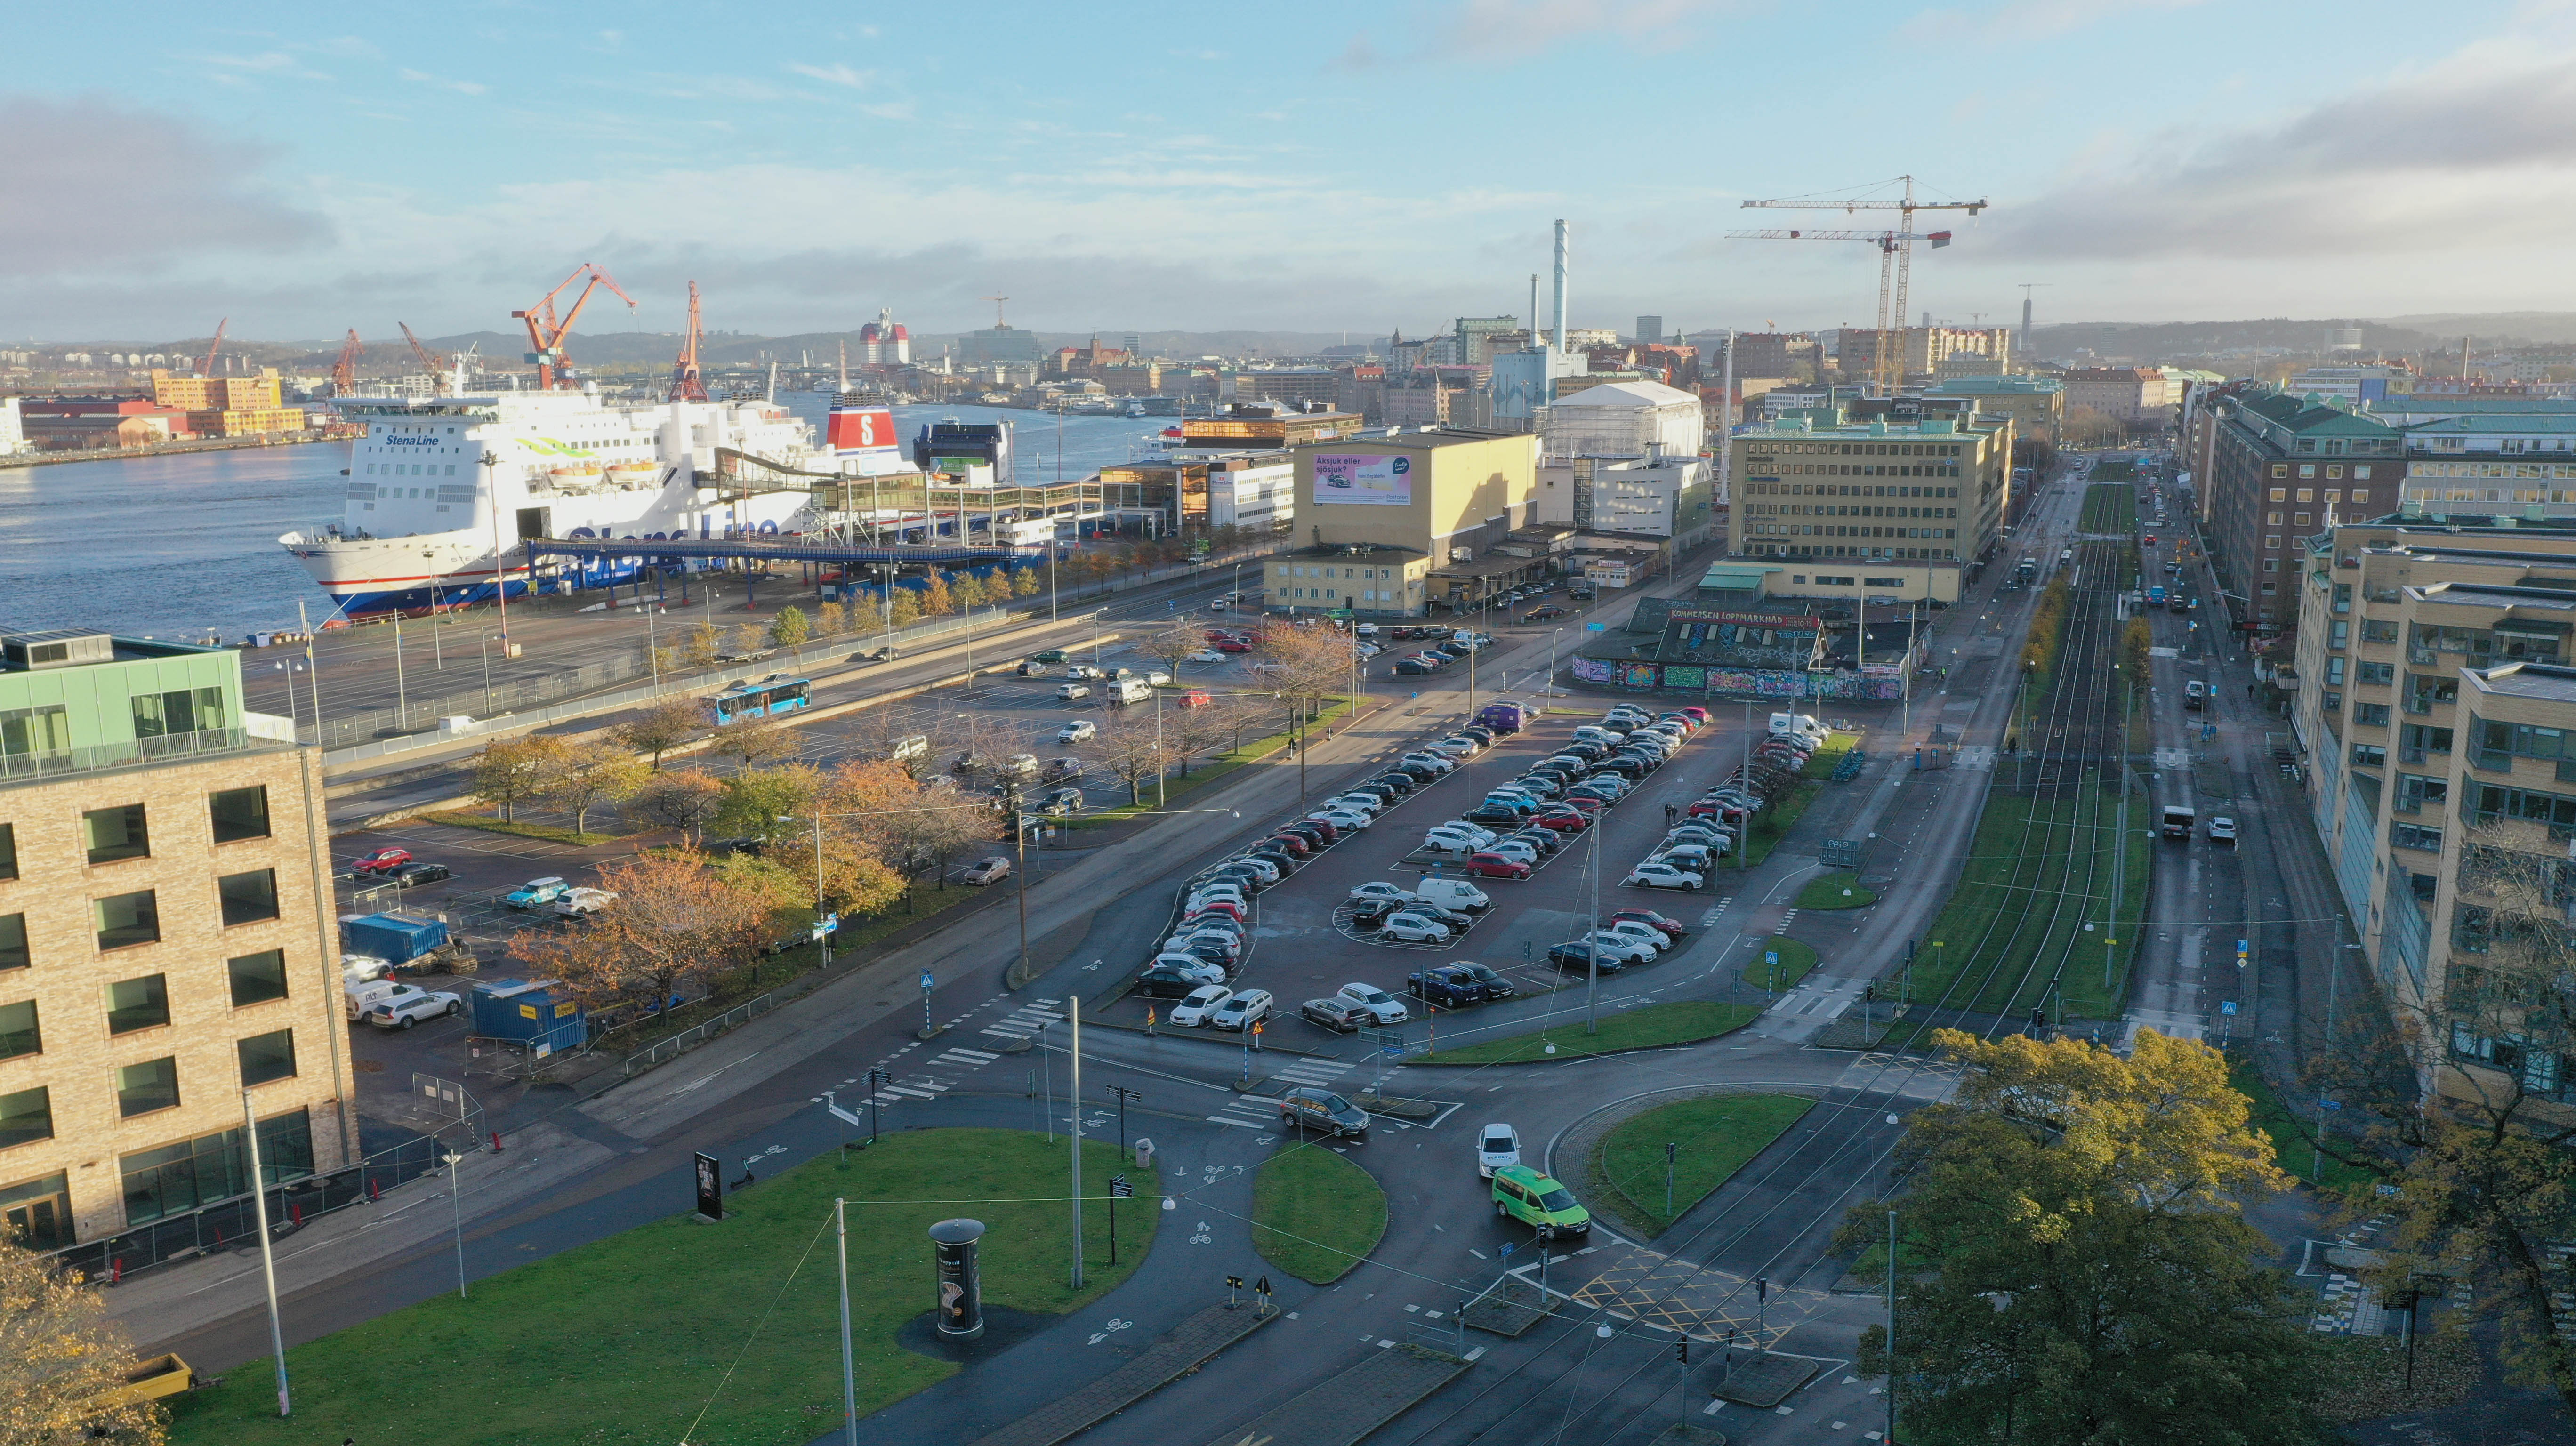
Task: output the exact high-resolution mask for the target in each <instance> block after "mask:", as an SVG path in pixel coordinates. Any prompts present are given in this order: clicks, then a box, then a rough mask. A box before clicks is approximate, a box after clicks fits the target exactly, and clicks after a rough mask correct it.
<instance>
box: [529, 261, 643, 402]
mask: <svg viewBox="0 0 2576 1446" xmlns="http://www.w3.org/2000/svg"><path fill="white" fill-rule="evenodd" d="M576 281H580V282H582V283H583V285H582V288H581V294H580V295H579V296H576V297H574V298H573V303H572V308H571V309H570V310H569V311H566V312H565V313H564V314H563V319H562V320H560V321H558V320H556V319H555V298H556V297H558V296H561V295H562V294H563V291H564V288H565V287H567V286H570V285H572V284H573V283H574V282H576ZM602 286H605V287H607V288H608V289H609V290H610V291H612V292H615V293H616V294H617V299H618V300H620V301H623V302H625V303H626V309H627V310H628V311H629V312H632V311H633V310H634V309H635V298H634V297H631V296H629V295H627V294H626V289H625V288H624V287H622V286H619V285H618V284H617V282H616V280H615V279H614V278H612V277H611V276H610V275H609V274H608V273H607V272H605V271H602V270H601V269H599V267H597V266H596V265H593V264H592V263H590V262H588V261H585V262H583V263H582V264H581V265H579V266H577V267H575V268H573V273H572V275H570V276H567V277H565V278H564V279H563V280H562V282H560V283H559V284H557V285H556V287H555V289H554V290H552V291H549V292H547V293H546V294H545V296H544V297H543V298H542V299H541V300H539V301H538V302H537V304H536V305H534V306H531V307H529V308H528V309H526V310H525V311H514V312H511V313H510V315H511V317H512V318H513V319H515V320H518V321H523V322H525V323H527V327H528V356H527V359H528V361H529V362H530V363H531V364H533V365H534V366H535V367H536V369H537V390H538V391H541V392H544V391H552V390H554V388H555V384H556V382H557V381H558V380H560V379H562V378H563V377H564V376H565V374H566V373H567V372H568V371H569V370H570V367H569V366H568V365H567V363H566V359H565V357H564V351H563V339H564V337H565V336H566V335H568V334H569V333H570V332H571V331H572V324H573V323H574V322H576V321H579V320H580V319H581V311H582V308H583V307H585V306H588V305H590V294H591V293H592V292H594V291H596V290H598V289H599V288H600V287H602Z"/></svg>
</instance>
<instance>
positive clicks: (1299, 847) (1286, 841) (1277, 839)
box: [1264, 833, 1315, 859]
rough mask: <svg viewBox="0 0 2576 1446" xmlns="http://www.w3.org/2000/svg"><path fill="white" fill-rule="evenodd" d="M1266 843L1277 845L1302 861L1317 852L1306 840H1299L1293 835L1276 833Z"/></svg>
mask: <svg viewBox="0 0 2576 1446" xmlns="http://www.w3.org/2000/svg"><path fill="white" fill-rule="evenodd" d="M1264 842H1266V843H1275V844H1277V845H1279V846H1280V847H1281V848H1283V849H1286V850H1287V851H1288V852H1290V853H1292V854H1295V855H1296V856H1297V857H1299V858H1301V859H1302V858H1304V857H1305V856H1306V855H1308V854H1310V853H1313V852H1314V851H1315V846H1314V845H1313V844H1310V843H1308V842H1306V841H1305V840H1304V839H1302V838H1299V837H1298V836H1297V835H1295V834H1293V833H1275V834H1272V835H1271V836H1270V837H1269V838H1268V839H1266V840H1264Z"/></svg>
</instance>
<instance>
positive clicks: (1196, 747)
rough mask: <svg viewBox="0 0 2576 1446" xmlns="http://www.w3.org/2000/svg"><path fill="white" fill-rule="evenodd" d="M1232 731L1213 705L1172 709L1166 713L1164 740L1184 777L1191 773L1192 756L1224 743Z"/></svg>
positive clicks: (1210, 750) (1164, 718)
mask: <svg viewBox="0 0 2576 1446" xmlns="http://www.w3.org/2000/svg"><path fill="white" fill-rule="evenodd" d="M1233 731H1234V730H1233V729H1232V728H1231V727H1229V726H1228V725H1227V723H1226V720H1225V719H1223V718H1221V717H1219V716H1218V715H1217V710H1216V708H1215V707H1214V706H1213V705H1211V706H1208V707H1204V708H1171V709H1167V710H1165V712H1164V714H1163V743H1164V745H1165V746H1166V747H1168V748H1169V749H1170V750H1171V753H1172V761H1173V762H1174V763H1175V764H1177V765H1178V766H1179V768H1180V770H1181V776H1182V777H1184V778H1186V777H1188V776H1189V772H1190V760H1191V759H1192V758H1195V757H1197V756H1198V755H1200V754H1202V753H1208V752H1213V751H1214V750H1215V749H1217V748H1219V747H1222V746H1225V745H1226V743H1227V741H1228V739H1229V738H1230V737H1231V736H1232V735H1233Z"/></svg>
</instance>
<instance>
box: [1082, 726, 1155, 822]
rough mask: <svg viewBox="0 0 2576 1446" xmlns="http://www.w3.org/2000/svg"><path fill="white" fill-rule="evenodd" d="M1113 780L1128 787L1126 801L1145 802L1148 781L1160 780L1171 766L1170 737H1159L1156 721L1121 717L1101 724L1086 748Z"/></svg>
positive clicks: (1132, 802) (1133, 802)
mask: <svg viewBox="0 0 2576 1446" xmlns="http://www.w3.org/2000/svg"><path fill="white" fill-rule="evenodd" d="M1085 747H1086V748H1087V750H1088V751H1089V752H1090V753H1091V755H1092V756H1093V757H1095V758H1097V759H1099V760H1100V766H1101V767H1103V768H1106V769H1108V770H1109V773H1110V776H1111V777H1113V778H1115V779H1117V780H1118V781H1119V782H1121V783H1123V784H1126V785H1127V801H1128V802H1129V803H1131V804H1141V803H1143V802H1144V801H1145V780H1147V779H1149V778H1159V777H1161V776H1162V774H1163V771H1164V770H1165V769H1167V768H1169V767H1171V766H1172V752H1171V746H1170V735H1169V734H1168V733H1164V734H1162V735H1160V736H1158V735H1157V732H1156V730H1155V727H1154V720H1153V719H1152V718H1151V717H1149V716H1147V715H1145V714H1142V713H1135V712H1128V713H1121V714H1119V715H1117V716H1115V717H1111V718H1106V719H1103V720H1101V723H1100V731H1099V732H1098V733H1096V734H1094V735H1092V739H1091V742H1090V743H1089V744H1087V745H1085Z"/></svg>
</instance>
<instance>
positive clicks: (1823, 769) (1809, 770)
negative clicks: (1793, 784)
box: [1798, 733, 1860, 778]
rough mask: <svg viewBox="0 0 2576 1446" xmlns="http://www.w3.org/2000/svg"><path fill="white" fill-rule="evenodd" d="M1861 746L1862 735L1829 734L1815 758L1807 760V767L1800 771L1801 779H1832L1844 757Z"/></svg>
mask: <svg viewBox="0 0 2576 1446" xmlns="http://www.w3.org/2000/svg"><path fill="white" fill-rule="evenodd" d="M1859 746H1860V735H1859V734H1857V733H1828V734H1826V735H1825V741H1824V742H1822V743H1819V744H1817V745H1816V754H1815V756H1814V757H1813V758H1810V759H1808V760H1807V766H1806V767H1805V768H1802V769H1800V770H1799V771H1798V775H1799V776H1800V777H1801V778H1831V777H1833V776H1834V769H1835V768H1836V767H1837V766H1838V765H1840V764H1841V763H1842V761H1843V756H1844V755H1845V754H1848V753H1850V752H1851V751H1852V750H1853V749H1854V748H1856V747H1859Z"/></svg>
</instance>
